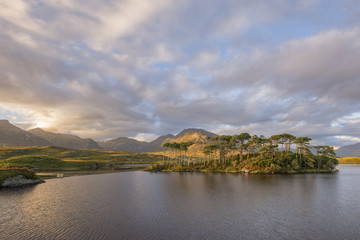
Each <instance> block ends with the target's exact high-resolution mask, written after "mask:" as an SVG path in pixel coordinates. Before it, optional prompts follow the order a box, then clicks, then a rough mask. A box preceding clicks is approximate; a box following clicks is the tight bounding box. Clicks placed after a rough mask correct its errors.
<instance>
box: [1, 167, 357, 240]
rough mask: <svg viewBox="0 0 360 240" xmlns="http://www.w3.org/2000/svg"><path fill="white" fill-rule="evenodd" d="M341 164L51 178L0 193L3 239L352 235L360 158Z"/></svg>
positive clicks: (324, 236)
mask: <svg viewBox="0 0 360 240" xmlns="http://www.w3.org/2000/svg"><path fill="white" fill-rule="evenodd" d="M339 169H340V172H339V173H337V174H312V175H311V174H309V175H286V176H284V175H272V176H271V175H270V176H251V175H250V176H246V175H233V174H204V173H183V174H181V173H148V172H140V171H139V172H120V173H113V174H103V175H91V176H76V177H69V178H62V179H50V180H47V181H46V183H44V184H40V185H37V186H35V187H29V188H23V189H2V190H0V211H1V212H0V239H359V238H360V206H359V202H360V165H351V166H350V165H348V166H345V165H343V166H340V167H339Z"/></svg>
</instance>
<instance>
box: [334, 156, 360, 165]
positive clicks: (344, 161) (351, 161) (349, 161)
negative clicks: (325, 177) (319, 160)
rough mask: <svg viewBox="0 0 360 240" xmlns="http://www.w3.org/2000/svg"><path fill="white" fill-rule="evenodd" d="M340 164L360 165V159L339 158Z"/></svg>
mask: <svg viewBox="0 0 360 240" xmlns="http://www.w3.org/2000/svg"><path fill="white" fill-rule="evenodd" d="M338 160H339V164H360V157H343V158H338Z"/></svg>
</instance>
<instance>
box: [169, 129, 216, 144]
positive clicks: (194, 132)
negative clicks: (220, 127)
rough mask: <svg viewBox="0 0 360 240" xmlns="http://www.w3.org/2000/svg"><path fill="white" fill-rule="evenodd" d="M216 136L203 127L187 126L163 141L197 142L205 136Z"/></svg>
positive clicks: (204, 138)
mask: <svg viewBox="0 0 360 240" xmlns="http://www.w3.org/2000/svg"><path fill="white" fill-rule="evenodd" d="M216 136H218V135H217V134H215V133H212V132H208V131H206V130H204V129H198V128H188V129H184V130H182V131H181V132H180V133H178V134H177V135H176V136H175V137H173V138H168V139H166V140H165V141H164V143H165V142H190V141H191V142H198V141H203V140H206V138H207V137H211V138H213V137H216Z"/></svg>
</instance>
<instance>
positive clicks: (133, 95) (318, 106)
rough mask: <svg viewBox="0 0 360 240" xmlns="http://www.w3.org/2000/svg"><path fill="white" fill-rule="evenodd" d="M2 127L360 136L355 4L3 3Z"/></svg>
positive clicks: (147, 135)
mask: <svg viewBox="0 0 360 240" xmlns="http://www.w3.org/2000/svg"><path fill="white" fill-rule="evenodd" d="M0 119H8V120H10V121H11V122H12V123H14V124H16V125H18V126H20V127H22V128H24V129H29V128H34V127H41V128H44V129H47V130H51V131H55V132H62V133H72V134H76V135H79V136H82V137H92V138H94V139H109V138H115V137H120V136H129V137H135V138H137V139H145V140H152V139H153V138H155V137H156V136H159V135H163V134H167V133H175V134H176V133H178V132H179V131H181V130H182V129H184V128H189V127H197V128H204V129H206V130H209V131H213V132H216V133H219V134H234V133H236V134H238V133H241V132H249V133H250V134H264V135H265V136H270V135H272V134H276V133H282V132H288V133H292V134H295V135H297V136H310V137H312V138H313V139H316V140H317V141H316V142H317V143H326V144H331V145H335V146H342V145H346V144H350V143H355V142H357V141H360V1H358V0H323V1H321V0H294V1H290V0H196V1H194V0H182V1H175V0H152V1H145V0H106V1H95V0H88V1H82V0H46V1H45V0H11V1H8V0H0Z"/></svg>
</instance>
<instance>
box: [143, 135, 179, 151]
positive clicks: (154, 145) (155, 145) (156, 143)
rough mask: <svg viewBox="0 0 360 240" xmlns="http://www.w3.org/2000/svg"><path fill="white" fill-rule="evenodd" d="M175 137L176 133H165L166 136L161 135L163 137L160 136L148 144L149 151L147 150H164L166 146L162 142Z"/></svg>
mask: <svg viewBox="0 0 360 240" xmlns="http://www.w3.org/2000/svg"><path fill="white" fill-rule="evenodd" d="M173 137H175V136H174V135H172V134H168V135H164V136H161V137H158V138H157V139H155V140H153V141H151V142H149V143H148V144H147V146H146V148H147V151H146V152H160V151H163V150H164V148H163V147H162V144H163V142H164V141H165V140H166V139H168V138H170V139H171V138H173Z"/></svg>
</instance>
